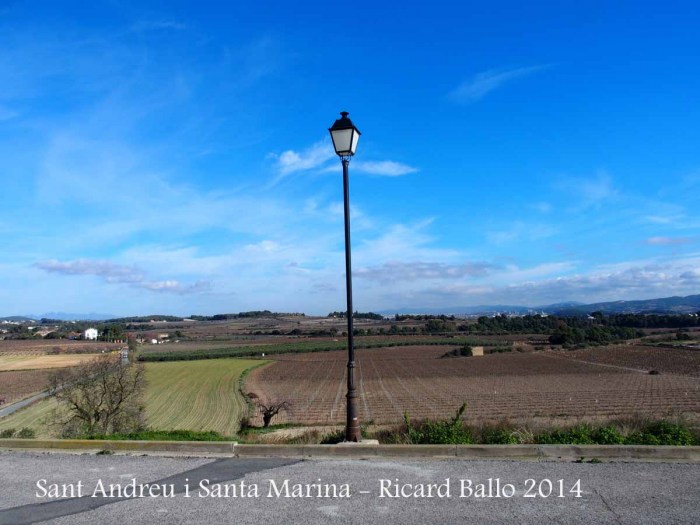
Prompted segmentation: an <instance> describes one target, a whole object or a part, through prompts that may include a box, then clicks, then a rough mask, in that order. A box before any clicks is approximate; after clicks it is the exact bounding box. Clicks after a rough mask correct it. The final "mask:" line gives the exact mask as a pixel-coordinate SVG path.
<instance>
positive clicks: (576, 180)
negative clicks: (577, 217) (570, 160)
mask: <svg viewBox="0 0 700 525" xmlns="http://www.w3.org/2000/svg"><path fill="white" fill-rule="evenodd" d="M555 188H556V189H558V190H560V191H563V192H565V193H567V194H569V195H570V198H571V199H570V200H571V201H572V202H573V203H574V205H573V207H572V208H571V211H577V212H578V211H581V210H584V209H587V208H597V207H600V206H601V205H602V204H603V203H606V202H610V201H614V200H616V199H617V198H618V197H619V196H620V191H619V190H618V189H617V187H616V186H615V184H614V183H613V180H612V178H611V177H610V175H609V174H608V173H607V172H605V171H603V170H600V171H598V172H596V173H595V175H592V176H589V177H564V178H562V179H560V180H559V181H558V182H557V183H556V184H555Z"/></svg>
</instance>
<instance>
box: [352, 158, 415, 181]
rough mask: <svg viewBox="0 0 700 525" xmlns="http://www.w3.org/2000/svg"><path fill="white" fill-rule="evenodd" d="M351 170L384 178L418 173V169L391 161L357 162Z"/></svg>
mask: <svg viewBox="0 0 700 525" xmlns="http://www.w3.org/2000/svg"><path fill="white" fill-rule="evenodd" d="M353 169H354V170H357V171H360V172H364V173H369V174H371V175H383V176H385V177H400V176H401V175H407V174H409V173H415V172H417V171H418V168H414V167H412V166H409V165H407V164H402V163H401V162H394V161H392V160H379V161H371V160H368V161H358V162H355V163H353Z"/></svg>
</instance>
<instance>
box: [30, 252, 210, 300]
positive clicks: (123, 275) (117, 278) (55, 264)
mask: <svg viewBox="0 0 700 525" xmlns="http://www.w3.org/2000/svg"><path fill="white" fill-rule="evenodd" d="M34 266H35V267H37V268H39V269H41V270H44V271H46V272H49V273H58V274H63V275H92V276H96V277H100V278H102V279H103V280H104V282H106V283H109V284H127V285H129V286H132V287H135V288H143V289H146V290H151V291H154V292H171V293H177V294H183V295H184V294H193V293H201V292H206V291H209V290H210V289H211V283H210V282H208V281H197V282H195V283H194V284H190V285H186V284H183V283H181V282H179V281H176V280H166V281H149V280H147V279H146V278H145V274H144V272H143V271H141V270H140V269H138V268H136V267H135V266H128V265H120V264H114V263H112V262H110V261H103V260H89V259H77V260H74V261H68V262H60V261H57V260H56V259H49V260H46V261H39V262H37V263H36V264H35V265H34Z"/></svg>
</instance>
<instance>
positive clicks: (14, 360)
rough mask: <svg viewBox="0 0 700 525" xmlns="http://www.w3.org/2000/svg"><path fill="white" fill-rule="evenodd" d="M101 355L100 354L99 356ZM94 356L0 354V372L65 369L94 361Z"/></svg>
mask: <svg viewBox="0 0 700 525" xmlns="http://www.w3.org/2000/svg"><path fill="white" fill-rule="evenodd" d="M100 355H101V354H100ZM96 357H97V356H96V355H94V354H67V355H29V356H21V355H15V356H10V357H7V356H4V355H1V354H0V372H9V371H13V370H41V369H45V368H66V367H68V366H76V365H79V364H81V363H84V362H85V361H90V360H91V359H95V358H96Z"/></svg>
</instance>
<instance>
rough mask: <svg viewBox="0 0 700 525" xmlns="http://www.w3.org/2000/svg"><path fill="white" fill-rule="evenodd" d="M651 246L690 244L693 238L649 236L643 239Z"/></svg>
mask: <svg viewBox="0 0 700 525" xmlns="http://www.w3.org/2000/svg"><path fill="white" fill-rule="evenodd" d="M644 242H645V243H646V244H650V245H652V246H677V245H679V244H690V243H692V242H693V239H692V238H690V237H649V238H648V239H646V240H645V241H644Z"/></svg>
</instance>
